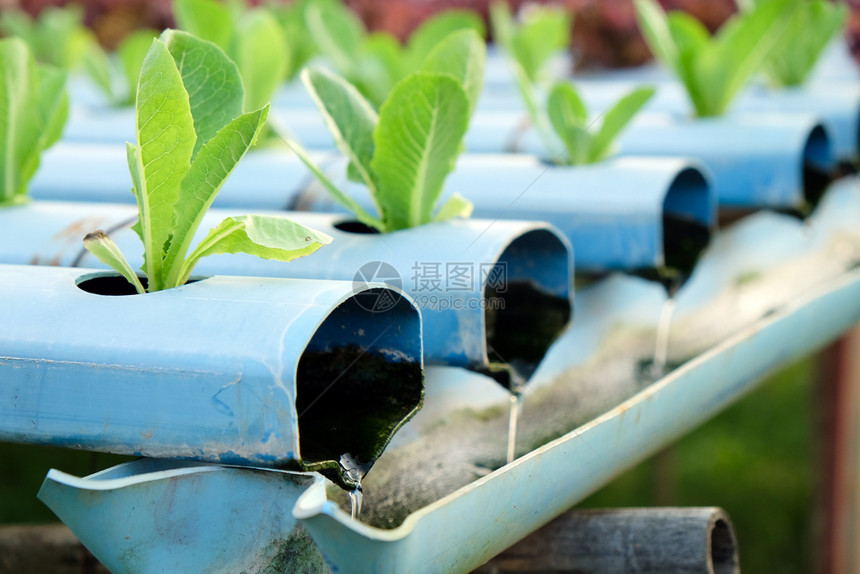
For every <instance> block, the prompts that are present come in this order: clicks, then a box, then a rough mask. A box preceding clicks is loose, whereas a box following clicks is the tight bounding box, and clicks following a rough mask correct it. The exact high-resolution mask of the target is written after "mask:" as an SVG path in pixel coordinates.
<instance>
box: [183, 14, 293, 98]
mask: <svg viewBox="0 0 860 574" xmlns="http://www.w3.org/2000/svg"><path fill="white" fill-rule="evenodd" d="M173 11H174V15H175V17H176V22H177V25H178V26H179V28H181V29H182V30H186V31H188V32H190V33H192V34H194V35H195V36H197V37H199V38H202V39H204V40H208V41H210V42H213V43H214V44H217V45H218V46H220V47H221V49H222V50H224V52H226V53H227V55H228V56H229V57H230V59H231V60H233V61H234V62H235V63H236V65H237V66H238V67H239V72H240V73H241V74H242V81H243V83H244V85H245V103H244V109H245V111H249V110H255V109H257V108H259V107H261V106H263V105H265V104H266V103H268V102H269V101H271V99H272V96H273V95H274V93H275V90H276V89H277V88H278V85H279V84H280V82H281V80H282V79H283V77H284V75H285V74H286V72H287V70H288V69H289V67H290V59H291V55H290V46H289V44H288V42H287V38H286V37H285V36H284V31H283V29H282V28H281V25H280V24H279V23H278V21H277V20H276V19H275V17H274V16H273V15H272V13H271V12H270V11H269V10H267V9H265V8H252V9H247V8H246V6H245V4H244V2H243V1H240V0H239V1H234V2H230V3H228V4H223V3H221V2H218V1H216V0H174V3H173Z"/></svg>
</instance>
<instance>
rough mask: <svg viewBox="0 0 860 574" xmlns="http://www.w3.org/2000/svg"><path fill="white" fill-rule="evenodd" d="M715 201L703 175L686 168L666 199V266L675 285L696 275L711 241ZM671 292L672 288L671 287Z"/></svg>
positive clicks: (664, 235)
mask: <svg viewBox="0 0 860 574" xmlns="http://www.w3.org/2000/svg"><path fill="white" fill-rule="evenodd" d="M712 209H713V205H712V200H711V196H710V193H709V186H708V182H707V180H706V179H705V177H704V175H702V172H700V171H699V170H697V169H694V168H687V169H685V170H683V171H681V172H680V173H679V174H678V175H677V177H675V179H674V181H673V182H672V184H671V185H670V186H669V191H668V192H667V193H666V199H665V200H663V265H664V267H665V274H666V275H667V277H668V279H670V280H671V282H672V283H678V284H682V283H683V282H684V281H686V279H687V278H689V277H690V275H691V274H692V273H693V268H694V267H695V266H696V262H697V261H698V260H699V256H700V255H701V254H702V252H703V251H704V250H705V247H707V246H708V243H709V242H710V240H711V231H712V229H711V222H712V221H713V216H712ZM667 288H669V289H670V290H671V286H668V287H667Z"/></svg>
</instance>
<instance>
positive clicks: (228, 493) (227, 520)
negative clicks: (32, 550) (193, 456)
mask: <svg viewBox="0 0 860 574" xmlns="http://www.w3.org/2000/svg"><path fill="white" fill-rule="evenodd" d="M322 482H323V478H322V477H321V476H320V475H317V474H303V473H296V472H285V471H276V470H266V471H263V470H243V469H237V468H229V467H224V466H211V465H204V464H200V463H192V462H183V461H166V460H153V459H140V460H137V461H134V462H128V463H125V464H121V465H118V466H115V467H113V468H110V469H108V470H105V471H102V472H99V473H96V474H93V475H91V476H87V477H85V478H78V477H75V476H71V475H69V474H66V473H64V472H61V471H59V470H51V471H50V472H49V473H48V476H47V477H46V478H45V482H44V483H43V484H42V488H41V489H40V490H39V498H40V499H41V500H42V502H44V503H45V504H46V505H48V507H49V508H50V509H51V510H52V511H53V512H54V514H56V515H57V516H58V517H59V518H60V520H62V521H63V523H65V524H66V525H67V526H68V527H69V528H70V529H71V530H72V531H73V532H74V533H75V535H76V536H77V537H78V539H79V540H80V541H81V542H82V543H83V545H84V546H86V548H87V549H88V550H89V551H90V552H92V554H93V555H94V556H95V557H96V558H97V559H98V560H99V562H101V563H102V564H103V565H104V566H105V567H107V568H108V569H109V570H110V571H111V572H137V573H140V574H144V573H158V572H268V571H279V572H312V571H316V570H317V569H320V570H322V569H323V568H324V566H325V562H324V560H323V558H322V556H321V555H320V554H319V551H318V550H317V549H316V548H315V547H314V544H313V542H312V541H310V540H307V538H308V535H307V533H306V532H305V531H304V529H303V528H302V527H301V526H300V525H299V524H298V521H297V520H296V519H295V518H293V515H292V509H293V506H294V505H295V502H296V500H297V499H298V497H299V496H301V494H302V493H303V492H304V491H305V490H306V489H308V488H310V487H312V486H313V485H315V484H318V483H322Z"/></svg>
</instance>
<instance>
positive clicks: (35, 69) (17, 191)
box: [0, 38, 69, 206]
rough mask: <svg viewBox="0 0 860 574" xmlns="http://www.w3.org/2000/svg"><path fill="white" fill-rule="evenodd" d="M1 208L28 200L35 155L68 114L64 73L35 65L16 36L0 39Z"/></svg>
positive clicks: (36, 162)
mask: <svg viewBox="0 0 860 574" xmlns="http://www.w3.org/2000/svg"><path fill="white" fill-rule="evenodd" d="M0 84H2V85H0V93H2V94H3V97H0V142H2V144H0V150H2V153H0V182H2V188H0V206H8V205H14V204H18V203H23V202H25V201H26V200H27V195H26V194H27V184H28V183H29V181H30V179H31V178H32V177H33V175H34V174H35V173H36V169H37V168H38V167H39V156H40V155H41V153H42V152H43V151H44V150H46V149H47V148H49V147H50V146H52V145H53V144H54V143H55V142H56V141H57V140H58V139H60V136H61V135H62V132H63V127H64V126H65V123H66V119H67V117H68V112H69V98H68V96H67V94H66V89H65V86H66V75H65V74H64V73H63V72H61V71H59V70H57V69H56V68H54V67H52V66H48V65H45V64H38V63H36V60H35V58H34V57H33V54H32V52H30V49H29V48H28V47H27V44H25V43H24V41H22V40H21V39H19V38H6V39H4V40H0Z"/></svg>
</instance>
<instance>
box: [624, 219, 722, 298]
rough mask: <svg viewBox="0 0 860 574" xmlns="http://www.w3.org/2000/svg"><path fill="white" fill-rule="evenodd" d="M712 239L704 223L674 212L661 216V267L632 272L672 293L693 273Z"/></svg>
mask: <svg viewBox="0 0 860 574" xmlns="http://www.w3.org/2000/svg"><path fill="white" fill-rule="evenodd" d="M710 239H711V231H710V229H708V227H707V226H706V225H703V224H702V223H701V222H699V221H696V220H694V219H692V218H690V217H684V216H682V215H679V214H676V213H665V214H664V215H663V261H664V262H663V266H662V267H656V268H643V269H637V270H635V271H633V275H636V276H638V277H642V278H643V279H647V280H649V281H656V282H658V283H660V284H661V285H663V287H664V288H665V289H666V292H667V293H668V294H669V295H670V296H672V295H674V294H675V293H677V292H678V289H680V288H681V286H682V285H683V284H684V283H685V282H686V281H687V279H689V278H690V275H692V274H693V269H694V268H695V267H696V263H697V262H698V261H699V256H700V255H701V254H702V252H703V251H704V249H705V247H707V245H708V242H709V241H710Z"/></svg>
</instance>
